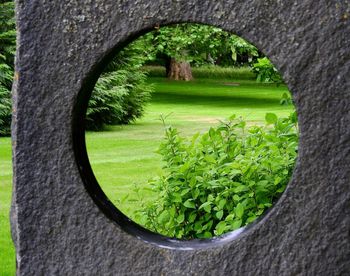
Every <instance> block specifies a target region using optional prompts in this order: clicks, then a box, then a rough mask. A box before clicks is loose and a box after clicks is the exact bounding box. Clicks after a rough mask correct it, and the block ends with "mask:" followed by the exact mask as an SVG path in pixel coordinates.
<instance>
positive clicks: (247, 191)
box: [136, 113, 298, 239]
mask: <svg viewBox="0 0 350 276" xmlns="http://www.w3.org/2000/svg"><path fill="white" fill-rule="evenodd" d="M297 145H298V135H297V121H296V114H295V113H293V114H291V115H290V116H289V117H288V118H279V119H278V118H277V116H276V115H275V114H273V113H268V114H266V126H264V127H261V126H251V127H249V128H247V127H246V123H245V122H244V121H243V120H240V119H239V120H236V119H235V117H234V116H232V117H231V118H230V120H229V121H228V122H223V123H221V124H220V125H219V126H218V127H216V128H210V130H209V131H208V132H207V133H204V134H203V135H200V134H196V135H195V136H193V137H192V138H191V139H185V138H182V137H181V136H180V135H179V133H178V131H177V130H176V129H175V128H172V127H166V130H165V140H164V142H163V143H162V144H161V146H160V148H159V153H160V154H161V155H162V157H163V161H164V162H165V166H164V175H163V176H161V177H158V178H156V179H154V180H151V181H150V184H151V185H152V189H153V191H154V192H155V194H156V195H157V196H156V197H157V198H156V199H155V200H154V201H152V202H151V203H148V204H146V203H144V202H143V203H142V206H143V207H142V208H141V209H140V210H138V212H137V215H138V216H137V218H136V219H138V220H139V221H140V223H141V224H143V225H145V226H146V227H147V228H149V229H150V230H152V231H156V232H158V233H161V234H163V235H165V236H169V237H176V238H183V239H192V238H210V237H213V236H217V235H221V234H224V233H226V232H228V231H232V230H235V229H237V228H239V227H241V226H244V225H247V224H248V223H251V222H252V221H254V220H255V219H256V218H257V217H259V216H261V215H262V214H263V213H264V212H265V211H266V210H267V209H268V208H270V207H271V206H272V204H273V203H274V202H275V201H276V200H277V199H278V197H279V196H280V194H281V193H282V192H283V191H284V189H285V187H286V185H287V183H288V181H289V178H290V177H291V174H292V171H293V168H294V163H295V159H296V155H297Z"/></svg>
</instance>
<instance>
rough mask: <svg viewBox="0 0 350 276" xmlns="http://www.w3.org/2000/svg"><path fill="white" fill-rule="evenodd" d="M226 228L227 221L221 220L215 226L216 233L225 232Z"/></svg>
mask: <svg viewBox="0 0 350 276" xmlns="http://www.w3.org/2000/svg"><path fill="white" fill-rule="evenodd" d="M225 230H226V222H224V221H220V222H219V223H218V224H217V225H216V227H215V231H216V235H221V234H223V233H224V232H225Z"/></svg>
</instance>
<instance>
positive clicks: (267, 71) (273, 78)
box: [253, 57, 283, 83]
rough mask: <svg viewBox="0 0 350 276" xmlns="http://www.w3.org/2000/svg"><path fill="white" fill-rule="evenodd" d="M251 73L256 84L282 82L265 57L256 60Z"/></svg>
mask: <svg viewBox="0 0 350 276" xmlns="http://www.w3.org/2000/svg"><path fill="white" fill-rule="evenodd" d="M253 72H255V74H256V80H257V81H258V82H275V83H282V82H283V80H282V77H281V75H280V74H279V73H278V71H277V69H276V68H275V67H274V66H273V64H272V63H271V61H270V60H269V59H268V58H267V57H264V58H258V62H256V63H254V64H253Z"/></svg>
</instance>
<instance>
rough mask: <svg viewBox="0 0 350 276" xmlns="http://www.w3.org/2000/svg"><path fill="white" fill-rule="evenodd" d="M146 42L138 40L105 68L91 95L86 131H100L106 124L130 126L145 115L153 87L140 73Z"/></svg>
mask: <svg viewBox="0 0 350 276" xmlns="http://www.w3.org/2000/svg"><path fill="white" fill-rule="evenodd" d="M143 46H144V45H143V43H141V42H140V41H136V42H134V43H131V44H130V45H129V46H128V47H126V48H125V49H124V50H122V51H121V52H120V53H119V54H118V55H117V56H116V57H115V58H114V59H113V60H112V61H111V62H110V63H109V64H108V66H107V67H106V69H105V71H104V73H103V74H102V75H101V76H100V78H99V80H98V81H97V83H96V85H95V88H94V90H93V92H92V95H91V98H90V101H89V106H88V110H87V114H86V129H89V130H101V129H102V128H103V126H104V125H105V124H109V125H115V124H128V123H130V122H133V121H134V120H135V119H137V118H140V117H141V116H142V115H143V112H144V107H145V105H146V103H147V102H148V101H149V100H150V98H151V93H152V91H153V87H152V85H150V84H148V83H147V82H146V77H147V75H146V73H145V72H143V71H141V70H140V67H141V66H142V65H143V63H144V62H145V60H147V59H148V58H149V57H147V56H146V55H145V52H144V47H143Z"/></svg>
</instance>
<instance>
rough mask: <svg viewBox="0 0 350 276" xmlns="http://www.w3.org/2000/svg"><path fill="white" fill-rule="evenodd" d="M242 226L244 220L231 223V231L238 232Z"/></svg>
mask: <svg viewBox="0 0 350 276" xmlns="http://www.w3.org/2000/svg"><path fill="white" fill-rule="evenodd" d="M241 225H242V220H235V221H233V222H232V223H231V227H232V228H231V229H232V230H236V229H238V228H239V227H241Z"/></svg>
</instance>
